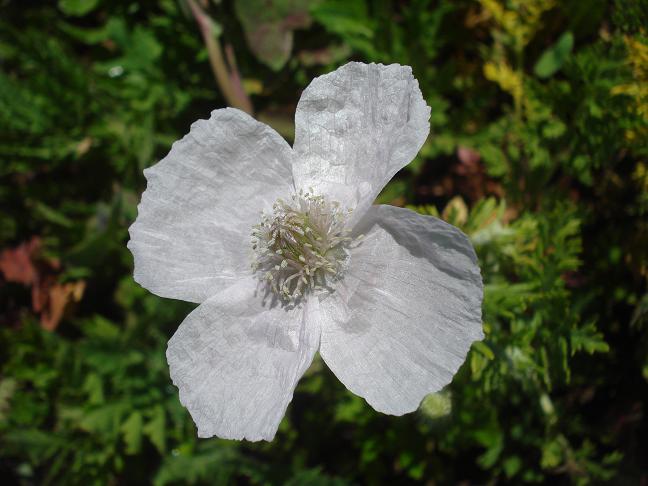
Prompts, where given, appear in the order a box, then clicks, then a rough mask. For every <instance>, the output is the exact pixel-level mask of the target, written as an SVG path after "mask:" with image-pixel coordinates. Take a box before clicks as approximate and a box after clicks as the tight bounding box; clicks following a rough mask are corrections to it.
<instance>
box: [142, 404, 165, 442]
mask: <svg viewBox="0 0 648 486" xmlns="http://www.w3.org/2000/svg"><path fill="white" fill-rule="evenodd" d="M143 431H144V434H145V435H146V436H147V437H148V438H149V439H150V440H151V442H152V443H153V445H154V446H155V448H156V449H157V450H158V451H159V452H160V454H163V453H164V451H165V449H166V446H165V437H166V416H165V413H164V408H162V407H161V406H160V405H157V406H155V407H154V408H153V411H152V412H151V418H150V420H149V421H148V422H147V424H146V425H145V426H144V429H143Z"/></svg>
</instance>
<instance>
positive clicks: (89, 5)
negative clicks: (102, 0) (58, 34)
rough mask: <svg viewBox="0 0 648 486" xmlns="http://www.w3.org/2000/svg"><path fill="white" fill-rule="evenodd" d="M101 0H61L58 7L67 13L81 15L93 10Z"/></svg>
mask: <svg viewBox="0 0 648 486" xmlns="http://www.w3.org/2000/svg"><path fill="white" fill-rule="evenodd" d="M97 5H99V0H59V2H58V7H59V8H60V9H61V11H62V12H63V13H64V14H66V15H72V16H75V17H81V16H83V15H86V14H88V13H90V12H92V11H93V10H94V9H95V8H97Z"/></svg>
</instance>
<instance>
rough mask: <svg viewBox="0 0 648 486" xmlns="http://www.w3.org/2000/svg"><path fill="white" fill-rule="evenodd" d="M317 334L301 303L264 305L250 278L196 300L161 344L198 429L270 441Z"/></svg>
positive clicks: (203, 432) (311, 353) (228, 436)
mask: <svg viewBox="0 0 648 486" xmlns="http://www.w3.org/2000/svg"><path fill="white" fill-rule="evenodd" d="M319 336H320V330H319V327H317V324H316V323H312V322H311V323H309V322H307V321H306V320H305V319H304V310H303V308H300V307H297V308H289V307H286V306H281V305H276V302H275V303H274V304H272V303H271V302H266V303H265V305H264V304H263V298H262V296H261V295H260V294H259V293H258V292H257V282H256V281H254V280H253V279H252V278H250V279H248V280H244V281H241V282H239V283H238V284H237V285H235V286H232V287H230V288H228V289H227V290H225V291H223V292H221V293H220V294H218V295H216V296H214V297H212V298H210V299H209V300H207V301H206V302H204V303H203V304H201V305H200V306H198V308H196V310H194V311H193V312H192V313H191V314H190V315H189V316H188V317H187V318H186V319H185V321H184V322H183V323H182V324H181V325H180V327H179V328H178V330H177V332H176V333H175V334H174V335H173V337H172V338H171V340H170V341H169V345H168V348H167V360H168V362H169V369H170V373H171V379H172V380H173V383H174V384H175V385H176V386H177V387H178V389H179V391H180V401H181V402H182V404H183V405H184V406H185V407H187V409H188V410H189V412H190V413H191V416H192V418H193V420H194V422H195V423H196V425H197V427H198V435H199V436H200V437H211V436H214V435H216V436H218V437H221V438H226V439H247V440H251V441H257V440H262V439H263V440H271V439H272V438H273V437H274V435H275V433H276V431H277V427H278V426H279V423H280V422H281V419H282V417H283V416H284V414H285V411H286V407H287V406H288V403H289V402H290V401H291V399H292V396H293V391H294V389H295V386H296V384H297V381H298V380H299V378H300V377H301V376H302V374H303V373H304V371H306V369H307V368H308V366H309V365H310V363H311V361H312V359H313V356H314V354H315V352H316V351H317V347H318V345H319Z"/></svg>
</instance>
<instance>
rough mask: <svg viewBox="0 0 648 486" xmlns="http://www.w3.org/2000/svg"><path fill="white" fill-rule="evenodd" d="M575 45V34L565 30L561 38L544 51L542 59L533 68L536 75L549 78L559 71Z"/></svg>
mask: <svg viewBox="0 0 648 486" xmlns="http://www.w3.org/2000/svg"><path fill="white" fill-rule="evenodd" d="M573 47H574V34H572V33H571V32H565V33H564V34H563V35H562V36H560V39H558V41H557V42H556V43H555V44H554V45H552V46H551V47H549V48H548V49H547V50H546V51H544V52H543V53H542V55H541V56H540V59H538V62H537V63H536V65H535V67H534V68H533V70H534V72H535V74H536V76H538V77H540V78H548V77H550V76H552V75H553V74H554V73H555V72H556V71H558V70H559V69H560V68H561V67H562V66H563V64H564V63H565V61H566V60H567V58H569V55H570V54H571V51H572V49H573Z"/></svg>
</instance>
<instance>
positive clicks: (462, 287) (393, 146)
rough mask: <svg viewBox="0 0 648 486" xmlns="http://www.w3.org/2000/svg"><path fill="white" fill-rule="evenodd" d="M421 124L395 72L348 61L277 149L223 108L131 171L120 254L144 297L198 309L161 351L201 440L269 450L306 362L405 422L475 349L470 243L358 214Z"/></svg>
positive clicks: (313, 93) (406, 152) (407, 86)
mask: <svg viewBox="0 0 648 486" xmlns="http://www.w3.org/2000/svg"><path fill="white" fill-rule="evenodd" d="M429 116H430V108H429V107H428V106H427V105H426V103H425V101H424V100H423V97H422V96H421V91H420V90H419V87H418V82H417V81H416V79H415V78H414V77H413V76H412V72H411V69H410V68H409V67H407V66H399V65H397V64H393V65H390V66H383V65H380V64H378V65H376V64H369V65H367V64H362V63H355V62H354V63H349V64H347V65H345V66H343V67H341V68H339V69H338V70H336V71H334V72H332V73H329V74H327V75H324V76H320V77H318V78H316V79H314V80H313V82H312V83H311V84H310V86H308V88H306V90H305V91H304V93H303V94H302V97H301V99H300V101H299V104H298V105H297V113H296V116H295V126H296V133H295V143H294V146H293V147H292V148H291V147H290V146H289V145H288V144H287V143H286V142H285V141H284V140H283V138H281V136H279V135H278V134H277V133H276V132H275V131H273V130H272V129H271V128H270V127H268V126H266V125H264V124H263V123H259V122H257V121H255V120H254V119H253V118H251V117H250V116H248V115H247V114H245V113H243V112H241V111H239V110H235V109H231V108H226V109H221V110H215V111H213V112H212V114H211V118H210V119H209V120H199V121H197V122H196V123H194V124H193V125H192V126H191V131H190V132H189V134H188V135H186V136H185V137H184V138H183V139H182V140H179V141H177V142H176V143H174V144H173V147H172V149H171V152H170V153H169V154H168V155H167V156H166V157H165V158H164V159H163V160H162V161H160V162H159V163H158V164H156V165H155V166H153V167H151V168H149V169H147V170H145V171H144V174H145V176H146V178H147V180H148V186H147V189H146V191H145V192H144V194H143V195H142V201H141V204H140V205H139V207H138V210H139V215H138V217H137V220H136V221H135V223H134V224H133V225H132V226H131V228H130V236H131V239H130V241H129V243H128V247H129V249H130V250H131V251H132V253H133V256H134V259H135V271H134V274H135V280H136V281H137V282H139V283H140V284H141V285H142V286H143V287H145V288H147V289H149V290H150V291H151V292H153V293H155V294H157V295H160V296H162V297H169V298H174V299H181V300H187V301H190V302H196V303H199V304H200V305H199V306H198V307H197V308H196V309H195V310H194V311H193V312H192V313H191V314H190V315H189V316H188V317H187V318H186V319H185V320H184V322H183V323H182V324H181V325H180V327H179V329H178V330H177V332H176V333H175V335H174V336H173V337H172V338H171V340H170V341H169V345H168V349H167V359H168V362H169V367H170V373H171V378H172V379H173V382H174V383H175V385H176V386H177V387H178V389H179V391H180V401H181V402H182V404H183V405H184V406H185V407H187V409H188V410H189V412H190V413H191V416H192V417H193V420H194V421H195V423H196V425H197V427H198V435H199V436H200V437H211V436H214V435H216V436H219V437H223V438H230V439H248V440H252V441H255V440H260V439H265V440H271V439H272V438H273V437H274V435H275V433H276V431H277V427H278V426H279V422H280V421H281V419H282V417H283V416H284V413H285V411H286V408H287V406H288V403H289V402H290V400H291V399H292V395H293V391H294V389H295V386H296V384H297V381H298V380H299V378H300V377H301V376H302V374H303V373H304V372H305V371H306V369H307V368H308V367H309V365H310V364H311V362H312V360H313V356H314V355H315V353H316V352H317V351H318V350H319V352H320V354H321V357H322V358H323V360H324V361H325V362H326V364H327V365H328V366H329V367H330V368H331V370H332V371H333V373H335V375H336V376H337V377H338V378H339V379H340V381H342V383H344V384H345V385H346V387H347V388H348V389H349V390H351V391H352V392H353V393H355V394H357V395H359V396H361V397H363V398H364V399H365V400H366V401H367V402H368V403H369V404H370V405H371V406H372V407H373V408H375V409H376V410H378V411H380V412H384V413H388V414H393V415H402V414H404V413H408V412H412V411H414V410H416V409H417V407H418V406H419V404H420V402H421V400H422V399H423V397H424V396H425V395H426V394H428V393H431V392H435V391H437V390H440V389H441V388H443V387H444V386H445V385H446V384H448V383H449V382H450V381H451V380H452V377H453V375H454V373H455V372H456V371H457V369H458V368H459V366H461V364H462V363H463V362H464V360H465V357H466V354H467V352H468V349H469V348H470V346H471V344H472V342H473V341H475V340H479V339H482V338H483V333H482V326H481V301H482V281H481V276H480V271H479V267H478V265H477V258H476V256H475V252H474V250H473V247H472V245H471V244H470V242H469V240H468V238H467V237H466V236H465V235H464V234H463V233H462V232H461V231H459V230H458V229H457V228H455V227H453V226H451V225H449V224H447V223H445V222H443V221H440V220H439V219H436V218H433V217H428V216H422V215H419V214H416V213H414V212H413V211H410V210H407V209H401V208H396V207H392V206H372V203H373V201H374V199H375V198H376V196H377V195H378V193H379V192H380V190H381V189H382V188H383V187H384V186H385V184H386V183H387V182H388V181H389V180H390V179H391V178H392V177H393V176H394V174H396V172H398V170H399V169H401V168H402V167H404V166H405V165H406V164H408V163H409V162H410V161H411V160H412V159H413V158H414V156H415V155H416V153H417V152H418V150H419V149H420V148H421V146H422V145H423V142H424V141H425V139H426V137H427V135H428V132H429V122H428V120H429ZM361 235H364V236H363V237H361Z"/></svg>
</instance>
